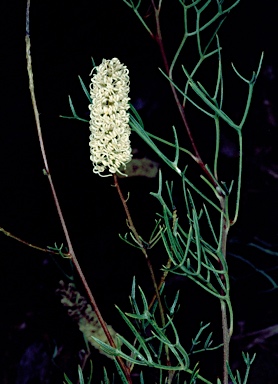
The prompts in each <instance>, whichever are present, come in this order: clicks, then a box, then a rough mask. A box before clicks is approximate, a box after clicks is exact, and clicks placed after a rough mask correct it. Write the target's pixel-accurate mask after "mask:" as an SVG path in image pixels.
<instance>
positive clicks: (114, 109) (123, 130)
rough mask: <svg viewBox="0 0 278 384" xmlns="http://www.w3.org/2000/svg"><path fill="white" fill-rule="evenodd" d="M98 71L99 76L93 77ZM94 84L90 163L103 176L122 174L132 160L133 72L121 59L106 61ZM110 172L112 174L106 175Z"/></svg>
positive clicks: (97, 69) (103, 62)
mask: <svg viewBox="0 0 278 384" xmlns="http://www.w3.org/2000/svg"><path fill="white" fill-rule="evenodd" d="M95 70H96V73H93V72H94V71H95ZM92 73H93V76H92V79H91V84H90V95H91V99H92V104H90V105H89V110H90V131H91V134H90V143H89V145H90V153H91V156H90V159H91V160H92V162H93V166H94V168H93V172H94V173H98V174H99V175H100V176H111V174H113V173H116V172H118V173H121V172H120V169H121V168H125V166H126V164H127V163H128V162H129V161H130V160H131V158H132V155H131V146H130V140H129V136H130V133H131V130H130V127H129V124H128V122H129V114H128V112H127V110H128V108H129V105H128V101H129V100H130V99H129V97H128V93H129V75H128V74H129V71H128V69H127V67H126V66H125V65H123V64H121V63H120V61H119V60H118V59H117V58H113V59H112V60H105V59H103V60H102V63H101V64H100V65H99V66H98V67H95V68H94V69H93V70H92ZM107 168H108V171H109V174H108V175H103V174H102V172H104V171H105V170H106V169H107Z"/></svg>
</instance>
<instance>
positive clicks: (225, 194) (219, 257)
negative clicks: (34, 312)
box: [6, 0, 262, 384]
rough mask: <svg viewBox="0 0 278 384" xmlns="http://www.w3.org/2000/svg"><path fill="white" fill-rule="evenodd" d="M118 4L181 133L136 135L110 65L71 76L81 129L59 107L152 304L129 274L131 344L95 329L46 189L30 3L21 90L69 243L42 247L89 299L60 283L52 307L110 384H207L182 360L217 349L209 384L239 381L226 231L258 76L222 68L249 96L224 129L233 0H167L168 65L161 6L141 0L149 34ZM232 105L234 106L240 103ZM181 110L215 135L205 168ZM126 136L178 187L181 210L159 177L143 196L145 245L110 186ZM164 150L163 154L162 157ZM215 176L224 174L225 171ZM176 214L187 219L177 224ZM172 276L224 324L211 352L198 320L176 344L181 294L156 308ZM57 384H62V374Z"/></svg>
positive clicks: (136, 121)
mask: <svg viewBox="0 0 278 384" xmlns="http://www.w3.org/2000/svg"><path fill="white" fill-rule="evenodd" d="M119 1H121V0H119ZM123 1H124V3H126V5H127V6H128V7H129V8H130V9H131V11H133V12H134V14H135V16H136V17H137V18H138V19H139V20H140V22H141V23H142V25H143V27H144V28H145V30H146V31H147V33H148V34H149V35H150V37H151V38H152V39H154V40H155V41H156V42H157V44H158V47H159V49H160V52H161V56H162V59H163V63H164V68H162V69H161V70H160V71H161V78H162V80H163V81H165V87H168V86H169V85H170V88H171V91H172V94H173V98H174V100H175V103H176V106H177V113H178V114H179V115H180V118H181V125H183V129H182V128H181V127H179V128H177V129H176V128H175V127H173V128H171V129H172V131H173V140H172V142H169V141H168V140H166V139H165V138H164V136H163V132H161V136H159V137H158V136H155V135H154V134H153V133H151V132H148V131H146V129H145V127H144V122H143V120H142V119H141V117H140V115H139V114H138V112H137V111H136V109H135V108H134V106H133V105H132V100H130V99H129V96H128V93H129V88H130V87H132V84H130V83H129V71H128V68H127V67H126V66H125V65H124V64H123V63H121V61H120V59H118V58H108V59H107V58H105V59H103V61H102V63H100V64H99V65H94V64H93V69H92V73H91V84H90V85H88V87H87V86H86V85H85V84H84V82H83V81H82V80H81V79H80V82H81V86H82V88H83V91H84V92H85V94H86V96H87V98H88V100H89V110H90V121H87V120H86V119H83V118H82V117H79V116H78V115H77V114H76V112H75V109H74V106H73V103H72V100H71V98H69V102H70V107H71V111H72V113H73V116H71V117H68V118H73V119H78V120H80V121H82V122H86V123H87V124H89V127H90V137H89V149H90V155H89V151H88V160H89V158H90V160H91V161H92V164H93V172H94V173H97V174H99V175H100V176H112V177H113V180H114V186H115V187H116V190H117V193H118V195H119V198H120V201H121V203H122V206H123V209H124V211H125V214H126V219H127V225H128V233H127V234H125V235H123V236H121V238H122V239H123V240H124V241H125V242H126V243H127V244H128V245H130V246H132V247H133V249H134V252H137V249H138V250H139V252H141V253H142V255H143V257H144V259H145V261H146V263H147V267H148V270H149V274H150V278H151V281H152V286H153V298H152V299H151V300H148V299H147V296H148V295H146V293H145V292H144V291H143V290H142V288H141V287H140V286H137V284H136V277H134V280H133V284H132V287H131V293H130V307H131V308H130V311H128V312H124V311H123V310H122V309H120V308H118V311H119V315H120V316H121V318H122V320H123V323H124V324H125V325H126V327H127V328H128V329H129V331H131V334H132V337H131V338H130V339H127V338H126V337H123V336H122V335H120V334H118V333H116V331H115V330H114V329H113V328H112V326H110V325H109V326H108V325H107V324H106V322H105V321H104V319H103V316H102V314H101V312H100V310H99V308H98V306H97V303H96V300H95V298H94V295H93V293H92V292H93V290H94V287H93V286H92V287H90V286H89V285H88V283H87V281H86V278H85V275H84V273H83V272H82V269H81V267H80V265H79V263H78V260H77V257H76V255H75V252H74V249H73V246H72V243H71V240H70V235H69V233H68V230H67V226H66V223H65V220H64V217H63V214H62V210H61V208H60V205H59V200H58V197H57V194H56V191H55V187H54V184H53V182H52V178H51V173H50V170H49V167H48V163H47V157H46V153H45V149H44V144H43V138H42V131H41V126H40V119H39V113H38V109H37V103H36V97H35V92H34V80H33V72H32V61H31V50H30V49H31V43H30V34H29V8H30V0H28V2H27V19H26V57H27V69H28V75H29V85H30V92H31V98H32V103H33V109H34V114H35V119H36V125H37V130H38V135H39V141H40V147H41V150H42V156H43V160H44V173H45V175H46V176H47V177H48V180H49V183H50V186H51V189H52V193H53V196H54V202H55V205H56V208H57V212H58V215H59V218H60V221H61V225H62V227H63V230H64V234H65V238H66V241H67V251H63V249H62V248H61V247H58V246H56V245H55V247H49V248H48V250H47V251H48V252H50V253H53V254H55V255H58V256H59V255H60V256H62V257H67V258H69V259H70V260H71V261H72V264H73V266H74V267H75V269H76V271H77V272H78V275H79V277H80V279H81V282H82V284H83V286H84V288H85V292H86V294H87V298H86V299H85V298H84V297H83V296H81V295H80V293H79V292H78V291H77V289H76V287H75V285H74V284H72V283H70V284H69V285H66V284H65V283H61V287H60V289H58V293H59V294H60V296H61V302H62V304H63V305H64V306H65V307H66V308H67V310H68V313H69V315H70V316H71V317H72V318H73V319H74V320H75V321H76V323H77V325H78V327H79V329H80V330H81V331H82V333H83V335H84V338H85V339H86V340H87V343H89V344H91V345H92V346H94V347H95V348H97V349H99V350H101V351H102V353H104V354H105V355H107V356H109V357H110V358H111V359H113V361H114V362H115V366H116V370H117V372H118V378H117V379H114V380H115V381H113V382H119V381H120V382H122V383H129V384H130V383H133V382H135V379H134V377H135V375H134V372H137V374H139V376H140V383H141V384H142V383H145V382H146V383H149V382H152V383H161V384H162V383H172V382H173V383H191V384H193V383H197V382H200V383H201V382H202V383H207V384H211V383H212V382H211V381H209V380H208V379H206V372H203V371H202V370H200V367H199V366H198V364H196V363H194V364H193V363H192V362H191V360H192V356H193V354H195V353H197V352H204V353H205V352H208V353H209V351H210V350H215V349H222V350H223V361H222V366H223V372H222V377H221V379H220V378H215V380H214V381H213V382H217V383H219V384H220V383H223V384H228V383H229V382H232V383H234V384H240V383H246V382H247V379H248V374H249V370H250V366H251V364H252V362H253V360H254V357H250V356H249V355H248V354H245V353H242V356H243V360H244V362H245V364H246V370H245V372H244V373H243V375H242V374H240V373H239V372H238V371H237V372H235V373H234V372H232V370H231V368H230V357H229V347H230V340H231V336H232V333H233V322H234V320H233V306H232V302H231V297H230V276H229V268H228V261H227V257H226V248H227V239H228V234H229V229H230V227H231V226H233V225H234V224H235V223H236V221H237V218H238V214H239V207H240V193H241V178H242V155H243V151H242V146H243V141H242V131H243V126H244V123H245V121H246V118H247V115H248V111H249V108H250V105H251V98H252V94H253V88H254V85H255V83H256V79H257V76H258V74H259V71H260V68H261V64H262V57H261V58H260V60H259V63H258V67H257V69H256V70H255V72H253V74H251V75H250V78H245V77H243V76H242V75H241V74H240V72H239V71H238V70H237V69H236V68H235V66H234V65H232V69H233V71H234V72H235V74H236V75H237V76H238V77H239V78H240V79H241V80H242V81H243V82H244V83H245V84H246V87H247V99H246V104H245V108H244V110H243V111H242V117H241V118H240V119H239V121H234V120H233V118H232V117H230V116H229V115H228V114H227V113H226V112H225V110H224V108H223V98H224V79H223V73H222V58H221V45H220V40H219V36H218V32H219V29H220V27H221V25H222V23H223V22H224V20H225V18H226V16H227V15H228V13H229V12H230V11H231V10H232V9H233V8H234V7H235V6H236V5H237V4H238V3H239V1H240V0H234V1H228V0H226V1H224V0H206V1H205V0H175V1H177V3H179V6H180V12H181V13H183V23H184V25H183V28H184V29H183V36H182V39H181V41H180V44H179V46H178V47H177V48H176V52H175V53H174V56H173V58H172V60H171V61H168V59H167V54H166V52H165V48H164V45H163V40H162V30H163V26H161V25H160V14H161V11H162V10H163V4H162V0H159V1H155V0H152V2H151V4H152V5H151V7H152V15H153V17H154V19H155V27H154V30H152V29H151V27H149V25H148V24H147V21H146V20H147V19H146V18H144V17H143V16H142V14H141V13H140V3H141V1H140V0H139V1H138V3H137V4H135V2H133V1H132V0H123ZM172 1H173V0H172ZM165 2H167V0H165ZM226 3H227V4H226ZM203 16H206V18H205V20H206V21H203ZM189 19H190V21H192V20H195V22H194V23H192V22H190V23H189ZM189 24H190V26H192V25H194V28H193V29H191V27H189ZM191 40H194V41H195V44H196V47H195V48H197V58H196V62H195V64H194V66H193V67H192V68H189V67H188V66H187V64H186V62H184V61H183V56H182V53H183V50H184V48H185V47H186V46H187V43H188V41H191ZM209 61H211V62H212V63H213V64H215V84H214V88H213V90H211V89H210V90H208V87H207V85H206V84H202V83H200V82H199V81H198V74H199V72H200V69H203V67H206V63H207V62H209ZM177 66H178V67H179V69H180V68H181V69H182V71H183V75H184V77H183V79H182V80H181V79H179V80H178V82H177V81H176V79H175V70H176V68H177ZM210 70H211V69H210ZM240 97H241V98H242V96H241V95H240ZM188 103H191V104H192V105H193V106H195V107H196V108H197V111H198V113H200V114H203V115H205V116H206V117H207V118H208V119H209V120H210V124H211V125H212V126H214V130H215V145H214V149H213V151H214V157H213V161H212V163H211V164H207V163H206V162H205V161H204V160H203V154H202V153H201V151H200V150H199V148H198V146H197V144H196V142H195V139H194V127H191V126H189V123H188V121H187V117H186V106H187V104H188ZM63 117H65V116H63ZM222 129H231V130H233V131H234V133H235V134H236V136H237V139H238V153H239V157H238V172H237V179H236V181H235V183H234V182H233V181H232V180H230V181H229V182H223V181H222V180H221V179H219V153H220V147H221V141H220V139H221V135H220V132H221V130H222ZM131 131H133V132H135V133H136V134H137V135H139V136H140V137H141V139H142V140H143V141H144V142H145V143H146V144H147V145H148V146H149V147H150V148H151V149H152V150H153V151H154V152H155V153H156V155H157V156H158V157H159V158H160V159H161V161H162V162H164V164H165V166H166V167H168V168H169V170H170V171H172V172H173V173H174V174H175V175H177V177H178V179H179V181H178V182H177V183H176V184H177V185H176V184H175V188H176V189H179V188H180V196H182V203H181V199H179V206H176V205H175V199H174V196H173V188H174V184H173V183H172V182H171V183H170V182H167V181H166V180H165V179H164V176H163V173H162V171H160V172H159V177H158V180H157V190H156V191H155V192H151V195H152V196H153V198H154V199H156V200H157V201H158V202H159V203H160V206H161V209H160V211H159V212H158V213H157V214H158V220H157V221H156V223H155V226H154V230H153V232H152V234H151V236H150V238H149V239H143V238H142V237H141V235H140V234H139V233H138V231H137V229H136V224H135V222H136V213H135V215H134V218H133V217H132V216H131V213H130V210H129V207H128V201H127V200H126V198H125V197H124V195H123V193H122V191H121V188H120V180H119V178H118V176H119V175H121V176H123V174H124V175H126V173H125V168H126V165H127V164H128V163H129V162H130V161H131V160H132V142H131V141H130V133H131ZM184 135H186V136H187V138H189V142H190V147H189V148H184V147H183V146H182V143H183V141H184ZM203 135H206V133H203ZM167 137H168V136H167ZM165 146H168V147H169V148H167V150H163V148H165ZM171 148H172V151H173V154H172V157H169V155H168V153H169V150H170V149H171ZM84 150H86V149H84ZM190 162H195V163H196V164H197V166H198V167H199V172H200V182H199V183H193V182H192V181H191V179H190V176H188V174H187V165H186V164H188V167H190ZM221 167H222V168H223V164H221ZM231 196H232V199H233V201H235V204H232V206H230V198H231ZM180 212H186V213H185V214H184V213H183V214H182V215H183V216H182V217H180ZM6 234H7V233H6ZM9 235H10V234H9ZM12 237H13V236H12ZM17 240H19V239H17ZM158 241H160V242H161V243H162V244H163V245H164V250H165V255H166V256H167V259H168V262H167V263H165V265H161V269H162V272H161V276H160V279H159V280H157V277H156V276H158V273H159V272H157V271H156V273H155V272H154V269H153V266H152V263H151V260H150V257H149V250H150V249H151V248H153V247H154V246H155V245H156V244H157V243H158ZM28 245H30V244H28ZM35 248H37V249H40V248H38V247H35ZM171 275H172V276H173V275H178V276H182V277H185V278H187V279H190V280H192V281H193V282H194V283H195V284H197V285H198V286H199V287H201V288H202V289H203V295H204V296H206V295H211V296H213V297H214V298H215V299H216V300H218V301H219V304H220V311H219V313H221V321H222V342H221V344H220V345H214V343H213V342H212V334H211V333H209V335H208V336H204V335H205V332H206V331H207V328H208V324H207V325H204V324H203V323H201V326H200V329H199V331H198V333H197V335H196V336H194V335H192V345H182V343H181V341H180V335H181V333H182V330H180V329H179V327H178V326H177V325H176V318H177V316H178V315H177V310H178V308H179V306H182V305H183V303H182V301H180V300H179V293H178V292H177V293H176V295H175V297H174V299H173V301H172V303H171V304H169V302H168V300H167V299H165V300H164V299H163V297H164V296H166V297H167V279H168V277H169V276H171ZM201 320H202V319H200V322H201ZM208 359H209V355H208ZM145 368H148V369H145ZM138 372H139V373H138ZM150 372H151V374H150ZM78 374H79V382H80V383H85V382H88V383H89V382H91V381H92V380H93V379H92V377H90V378H89V379H87V378H85V377H84V375H83V372H82V369H81V367H79V369H78ZM149 375H150V376H149ZM109 376H111V377H112V374H111V375H109V374H108V373H107V371H106V370H104V383H110V382H111V381H110V380H109V378H108V377H109ZM219 376H220V374H219ZM150 380H152V381H150ZM65 382H66V383H68V384H70V383H71V380H70V379H69V378H68V377H67V376H66V375H65ZM92 382H94V381H92Z"/></svg>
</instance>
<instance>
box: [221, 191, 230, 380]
mask: <svg viewBox="0 0 278 384" xmlns="http://www.w3.org/2000/svg"><path fill="white" fill-rule="evenodd" d="M227 199H228V197H221V198H220V205H221V208H222V210H223V214H224V216H223V224H222V225H223V230H222V239H221V253H222V256H223V258H224V259H226V251H227V237H228V232H229V228H230V220H229V216H228V209H227V206H228V201H227ZM221 267H222V268H223V269H224V267H223V265H222V266H221ZM223 278H224V275H222V279H223ZM223 283H224V281H223ZM225 295H227V296H229V292H225ZM220 305H221V316H222V332H223V384H228V382H229V374H228V367H227V364H228V363H229V349H230V332H229V327H228V319H227V303H226V300H221V299H220Z"/></svg>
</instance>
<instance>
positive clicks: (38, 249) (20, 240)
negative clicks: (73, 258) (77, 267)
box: [0, 227, 70, 257]
mask: <svg viewBox="0 0 278 384" xmlns="http://www.w3.org/2000/svg"><path fill="white" fill-rule="evenodd" d="M0 232H3V233H4V235H6V236H8V237H11V238H12V239H14V240H16V241H19V242H20V243H22V244H24V245H27V247H30V248H33V249H36V250H37V251H42V252H45V253H51V254H52V255H60V253H59V252H55V251H52V250H51V249H47V248H42V247H38V246H37V245H34V244H31V243H28V241H25V240H23V239H21V238H20V237H17V236H15V235H13V234H12V233H11V232H8V231H6V230H5V229H4V228H2V227H0ZM64 255H65V257H67V256H68V257H69V256H70V254H68V253H64Z"/></svg>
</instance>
